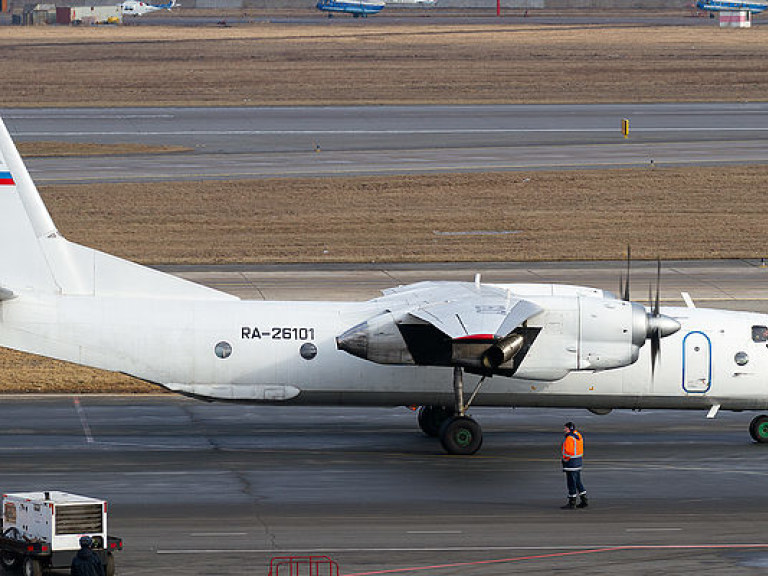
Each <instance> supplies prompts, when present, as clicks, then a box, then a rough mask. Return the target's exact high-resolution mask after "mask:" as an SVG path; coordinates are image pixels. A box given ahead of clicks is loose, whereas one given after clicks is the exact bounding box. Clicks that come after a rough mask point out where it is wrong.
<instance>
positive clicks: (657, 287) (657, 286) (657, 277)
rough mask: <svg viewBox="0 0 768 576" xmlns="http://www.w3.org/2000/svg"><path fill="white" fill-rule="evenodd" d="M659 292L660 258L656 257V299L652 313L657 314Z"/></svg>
mask: <svg viewBox="0 0 768 576" xmlns="http://www.w3.org/2000/svg"><path fill="white" fill-rule="evenodd" d="M659 292H661V258H657V259H656V301H655V302H654V304H653V315H654V316H657V317H658V316H659V314H660V312H659V309H660V306H659Z"/></svg>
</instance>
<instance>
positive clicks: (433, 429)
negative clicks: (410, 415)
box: [419, 366, 485, 456]
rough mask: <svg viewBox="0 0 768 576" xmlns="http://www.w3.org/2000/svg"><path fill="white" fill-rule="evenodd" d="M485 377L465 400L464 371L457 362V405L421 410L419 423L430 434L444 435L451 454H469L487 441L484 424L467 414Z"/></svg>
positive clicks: (440, 436) (435, 435)
mask: <svg viewBox="0 0 768 576" xmlns="http://www.w3.org/2000/svg"><path fill="white" fill-rule="evenodd" d="M484 381H485V377H483V378H482V379H481V380H480V382H478V384H477V387H476V388H475V390H474V392H473V393H472V396H471V397H470V398H469V400H468V401H467V402H466V403H465V402H464V373H463V370H462V369H461V368H460V367H458V366H456V367H454V369H453V391H454V395H455V398H456V403H455V407H447V406H422V407H421V409H420V410H419V427H420V428H421V429H422V431H423V432H424V434H426V435H427V436H430V437H432V438H434V437H437V438H440V443H441V444H442V445H443V448H444V449H445V451H446V452H448V454H457V455H462V456H468V455H471V454H474V453H475V452H477V451H478V450H479V449H480V446H482V445H483V431H482V429H481V428H480V424H478V423H477V422H476V421H475V420H473V419H472V418H470V417H469V416H467V415H466V412H467V409H468V408H469V406H470V404H472V401H473V400H474V399H475V396H476V395H477V393H478V391H479V390H480V386H482V384H483V382H484Z"/></svg>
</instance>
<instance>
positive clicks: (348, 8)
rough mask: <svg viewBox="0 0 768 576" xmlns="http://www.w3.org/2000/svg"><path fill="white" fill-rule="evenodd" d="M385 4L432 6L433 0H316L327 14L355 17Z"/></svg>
mask: <svg viewBox="0 0 768 576" xmlns="http://www.w3.org/2000/svg"><path fill="white" fill-rule="evenodd" d="M387 4H403V5H404V4H417V5H428V6H432V5H434V4H435V0H318V2H317V9H318V10H320V11H322V12H328V16H329V17H331V16H333V14H334V13H346V14H352V16H354V17H355V18H358V17H360V16H362V17H363V18H365V17H367V16H368V15H369V14H377V13H379V12H381V11H382V10H383V9H384V7H385V6H386V5H387Z"/></svg>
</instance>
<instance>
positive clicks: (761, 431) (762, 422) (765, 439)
mask: <svg viewBox="0 0 768 576" xmlns="http://www.w3.org/2000/svg"><path fill="white" fill-rule="evenodd" d="M749 435H750V436H752V440H754V441H755V442H758V443H760V444H765V443H768V416H766V415H765V414H761V415H760V416H755V417H754V418H753V419H752V422H750V423H749Z"/></svg>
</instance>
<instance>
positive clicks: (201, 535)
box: [190, 532, 248, 538]
mask: <svg viewBox="0 0 768 576" xmlns="http://www.w3.org/2000/svg"><path fill="white" fill-rule="evenodd" d="M190 536H192V537H193V538H208V537H222V538H224V537H227V536H248V532H192V533H191V534H190Z"/></svg>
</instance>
